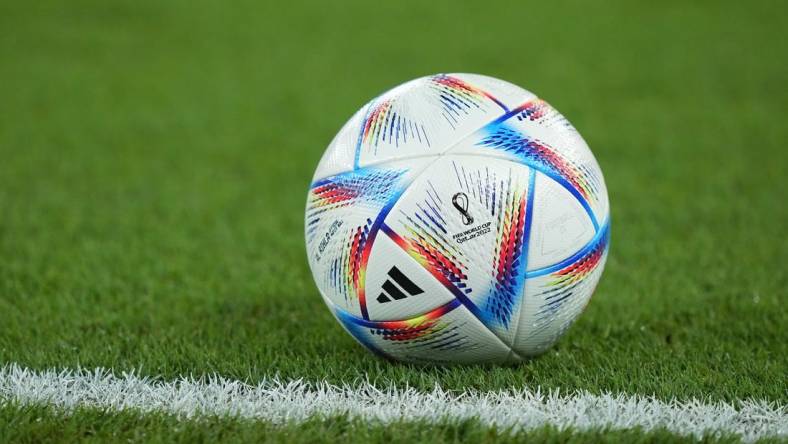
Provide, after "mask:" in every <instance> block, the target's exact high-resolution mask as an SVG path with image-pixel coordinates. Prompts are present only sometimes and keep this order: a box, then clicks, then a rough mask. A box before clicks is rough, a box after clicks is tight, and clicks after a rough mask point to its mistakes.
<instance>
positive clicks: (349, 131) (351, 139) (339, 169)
mask: <svg viewBox="0 0 788 444" xmlns="http://www.w3.org/2000/svg"><path fill="white" fill-rule="evenodd" d="M363 118H364V110H363V109H361V110H359V111H357V112H356V114H354V115H353V117H351V118H350V120H348V121H347V122H346V123H345V125H343V126H342V129H340V130H339V132H338V133H337V135H336V136H334V139H333V140H331V143H330V144H329V145H328V148H326V151H325V152H324V153H323V157H322V158H321V159H320V163H319V164H318V165H317V169H316V170H315V174H314V176H313V177H312V182H316V181H318V180H320V179H323V178H326V177H330V176H334V175H337V174H341V173H344V172H347V171H352V170H353V168H354V162H355V156H356V142H357V140H358V134H359V128H360V127H361V122H362V120H363Z"/></svg>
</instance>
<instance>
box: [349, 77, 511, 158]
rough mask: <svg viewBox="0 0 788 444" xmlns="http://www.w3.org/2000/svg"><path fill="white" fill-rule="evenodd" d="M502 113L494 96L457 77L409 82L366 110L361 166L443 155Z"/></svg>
mask: <svg viewBox="0 0 788 444" xmlns="http://www.w3.org/2000/svg"><path fill="white" fill-rule="evenodd" d="M504 112H505V109H504V108H503V107H502V105H501V104H500V103H499V102H498V101H497V100H496V99H495V98H494V97H492V96H490V95H489V94H487V93H486V92H485V91H484V90H482V89H480V88H478V87H476V86H474V85H472V84H470V83H467V82H465V81H463V80H462V79H461V78H458V77H454V76H451V75H445V74H438V75H434V76H429V77H423V78H420V79H416V80H413V81H410V82H407V83H405V84H403V85H401V86H399V87H397V88H394V89H392V90H391V91H388V92H386V93H384V94H382V95H381V96H379V97H377V98H376V99H374V100H372V101H371V102H370V103H369V104H367V105H366V106H365V107H364V116H363V119H362V122H361V125H360V129H359V134H358V138H359V139H358V153H357V154H356V155H357V159H358V165H359V166H367V165H373V164H378V163H381V162H387V161H392V160H397V159H403V158H407V157H412V156H424V155H438V154H441V153H443V152H444V151H445V150H447V149H448V148H449V147H451V146H452V145H454V144H455V143H456V142H457V140H458V139H459V138H461V137H463V136H465V135H466V134H468V133H471V132H473V131H474V130H476V129H478V128H479V127H481V126H483V125H484V124H486V123H488V122H490V121H492V120H494V119H495V118H497V117H498V116H500V115H502V114H503V113H504Z"/></svg>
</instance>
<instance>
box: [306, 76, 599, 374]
mask: <svg viewBox="0 0 788 444" xmlns="http://www.w3.org/2000/svg"><path fill="white" fill-rule="evenodd" d="M609 230H610V228H609V208H608V199H607V190H606V189H605V183H604V179H603V177H602V172H601V170H600V169H599V165H598V164H597V162H596V159H594V156H593V154H592V153H591V151H590V149H589V148H588V146H587V145H586V143H585V141H584V140H583V138H582V137H580V135H579V134H578V132H577V131H576V130H575V129H574V127H572V125H571V124H570V123H569V122H568V121H567V120H566V119H565V118H564V117H563V116H562V115H561V114H560V113H558V111H556V110H555V109H553V108H552V107H551V106H550V105H548V104H547V103H546V102H545V101H543V100H541V99H539V98H537V97H536V96H535V95H534V94H532V93H530V92H528V91H526V90H524V89H522V88H520V87H517V86H515V85H512V84H510V83H507V82H504V81H501V80H497V79H494V78H490V77H485V76H480V75H472V74H439V75H434V76H430V77H424V78H420V79H416V80H413V81H410V82H407V83H405V84H403V85H400V86H398V87H396V88H394V89H392V90H390V91H388V92H386V93H384V94H383V95H381V96H379V97H377V98H375V99H373V100H372V101H371V102H369V103H368V104H367V105H365V106H364V107H363V108H362V109H361V110H359V111H358V112H357V113H356V114H355V115H354V116H353V117H352V118H351V119H350V120H349V121H348V122H347V123H346V124H345V126H344V127H343V128H342V129H341V130H340V131H339V133H338V134H337V135H336V137H335V138H334V140H333V141H332V142H331V144H330V145H329V147H328V149H327V150H326V152H325V154H324V155H323V158H322V159H321V161H320V164H319V165H318V167H317V171H316V172H315V176H314V179H313V182H312V185H311V187H310V190H309V195H308V198H307V206H306V219H305V232H306V245H307V253H308V256H309V265H310V267H311V269H312V273H313V275H314V278H315V282H316V283H317V287H318V289H319V290H320V293H321V295H322V296H323V300H324V301H325V302H326V304H327V305H328V306H329V308H330V309H331V310H332V311H333V313H334V315H335V316H336V318H337V319H338V320H339V321H340V323H341V324H342V326H343V327H344V328H345V329H346V330H347V331H348V332H349V333H350V334H351V335H353V337H354V338H356V340H358V342H360V343H361V344H363V345H364V346H365V347H367V348H368V349H369V350H371V351H373V352H375V353H377V354H379V355H382V356H385V357H389V358H393V359H399V360H405V361H421V362H424V361H433V362H507V361H509V362H511V361H519V360H522V359H525V358H527V357H530V356H535V355H538V354H540V353H542V352H544V351H545V350H546V349H547V348H548V347H550V346H551V345H552V344H553V343H554V342H555V341H556V340H558V338H559V337H560V336H561V335H562V334H563V333H564V332H565V331H566V329H567V328H568V327H569V326H570V325H571V324H572V322H573V321H574V320H575V319H576V318H577V316H578V315H579V314H580V313H581V312H582V311H583V308H585V306H586V304H587V303H588V301H589V300H590V298H591V294H592V293H593V291H594V288H595V287H596V284H597V282H598V281H599V277H600V275H601V274H602V270H603V268H604V264H605V258H606V256H607V248H608V239H609Z"/></svg>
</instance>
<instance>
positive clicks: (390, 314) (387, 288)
mask: <svg viewBox="0 0 788 444" xmlns="http://www.w3.org/2000/svg"><path fill="white" fill-rule="evenodd" d="M401 201H402V200H401V199H400V202H401ZM365 281H366V294H367V297H366V305H367V312H368V314H369V319H372V320H376V321H383V320H395V319H408V318H413V317H416V316H419V315H422V314H424V313H427V312H429V311H430V310H434V309H435V308H437V307H440V306H441V305H444V304H446V303H448V302H451V301H453V300H454V299H455V297H454V295H453V294H452V293H451V292H450V291H449V290H448V289H446V287H444V286H443V285H442V284H441V282H440V281H439V280H437V279H436V278H435V277H434V276H433V275H431V274H430V273H429V272H428V271H427V270H426V269H425V268H424V267H423V266H421V265H420V264H419V263H418V262H416V261H415V260H414V258H413V257H412V256H410V255H409V254H408V253H407V252H406V251H405V250H404V249H403V248H401V247H400V246H399V245H397V244H396V243H395V242H394V241H393V240H392V239H391V238H390V237H389V236H388V235H387V234H386V232H385V230H384V232H382V233H381V234H380V235H378V236H377V237H376V238H375V242H374V244H373V246H372V251H371V253H370V256H369V263H368V266H367V274H366V279H365Z"/></svg>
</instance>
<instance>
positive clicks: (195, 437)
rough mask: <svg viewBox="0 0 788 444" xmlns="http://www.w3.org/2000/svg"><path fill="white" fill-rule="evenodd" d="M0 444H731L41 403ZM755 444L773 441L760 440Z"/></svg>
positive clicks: (0, 431) (629, 433)
mask: <svg viewBox="0 0 788 444" xmlns="http://www.w3.org/2000/svg"><path fill="white" fill-rule="evenodd" d="M0 440H4V441H9V442H15V443H27V442H29V443H42V442H61V441H88V442H90V441H94V442H123V443H128V442H137V441H144V442H184V443H194V442H217V441H225V442H271V443H288V444H291V443H313V442H320V441H326V442H348V441H352V442H385V443H403V444H405V443H407V444H411V443H429V444H443V443H462V442H467V443H510V442H511V443H515V442H528V443H556V444H557V443H600V444H603V443H610V444H613V443H620V442H631V443H642V444H646V443H684V442H698V441H701V442H718V443H735V442H737V441H738V440H737V439H736V438H735V437H731V436H725V435H721V436H711V435H709V436H704V437H703V438H702V439H701V440H696V439H690V438H682V437H677V436H674V435H672V434H670V433H669V432H666V431H663V430H656V431H652V432H648V433H644V432H642V431H640V430H637V429H634V430H595V431H588V432H577V431H574V430H557V429H554V428H550V427H545V428H541V429H537V430H533V431H529V432H514V431H511V430H507V429H501V428H495V427H487V426H484V425H482V424H479V423H476V422H474V421H461V422H449V423H445V424H437V425H435V424H428V423H419V422H415V423H409V422H405V423H397V424H393V425H391V426H387V427H383V426H379V425H369V424H363V423H359V422H357V421H354V420H351V419H348V418H345V417H338V418H316V419H314V420H310V421H309V422H307V423H305V424H299V425H285V426H273V425H271V424H266V423H264V422H258V421H250V420H244V419H237V418H230V419H228V418H218V417H206V418H200V419H196V420H188V421H184V420H183V419H182V418H177V417H174V416H169V415H163V414H145V415H142V414H139V413H137V412H134V411H125V412H121V413H117V412H115V413H112V412H107V411H103V410H97V409H88V408H82V409H79V410H77V411H75V412H72V413H71V414H68V415H66V414H63V413H62V412H59V411H57V410H53V409H51V408H47V407H43V406H15V405H6V406H0ZM760 442H761V443H768V442H778V441H776V440H772V439H763V440H761V441H760Z"/></svg>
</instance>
